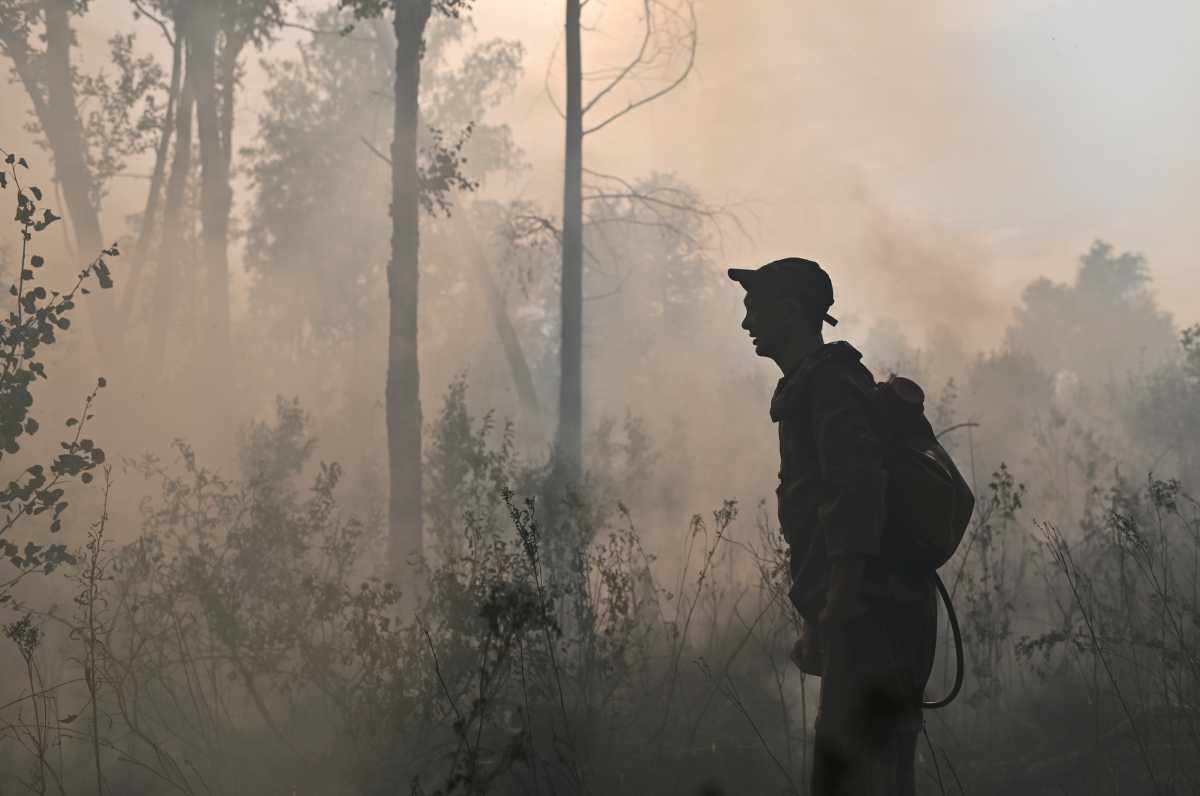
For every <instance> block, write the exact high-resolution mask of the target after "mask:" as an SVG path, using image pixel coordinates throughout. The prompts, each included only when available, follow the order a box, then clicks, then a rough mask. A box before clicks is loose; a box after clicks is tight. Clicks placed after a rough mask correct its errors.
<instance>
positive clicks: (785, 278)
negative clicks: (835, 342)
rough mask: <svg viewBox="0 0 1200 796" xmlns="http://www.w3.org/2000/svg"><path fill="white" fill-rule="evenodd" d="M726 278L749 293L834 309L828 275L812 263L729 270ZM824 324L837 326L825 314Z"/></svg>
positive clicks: (777, 263) (783, 262)
mask: <svg viewBox="0 0 1200 796" xmlns="http://www.w3.org/2000/svg"><path fill="white" fill-rule="evenodd" d="M728 273H729V278H730V279H732V280H733V281H735V282H737V283H739V284H740V285H741V286H742V287H744V288H745V289H746V291H747V292H750V293H772V294H775V295H782V296H788V297H790V298H794V299H798V300H800V301H803V302H806V303H808V304H810V305H814V306H817V307H818V309H821V310H828V309H829V308H830V307H831V306H833V283H832V282H830V281H829V274H827V273H825V271H824V269H822V268H821V266H820V265H818V264H817V263H815V262H813V261H812V260H805V259H803V258H801V257H785V258H784V259H782V260H775V261H773V262H769V263H767V264H766V265H764V266H760V267H759V268H730V269H729V271H728ZM825 322H826V323H828V324H829V325H830V326H837V319H836V318H834V317H833V316H832V315H830V314H829V313H825Z"/></svg>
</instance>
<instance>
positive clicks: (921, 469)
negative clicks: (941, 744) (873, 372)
mask: <svg viewBox="0 0 1200 796" xmlns="http://www.w3.org/2000/svg"><path fill="white" fill-rule="evenodd" d="M869 399H870V404H871V407H872V410H873V414H874V420H875V424H876V427H877V430H878V432H879V435H880V438H881V440H882V441H883V443H884V446H885V454H884V469H886V470H887V473H888V490H887V497H886V503H887V526H886V527H887V529H888V532H887V534H885V538H884V545H883V554H884V556H885V557H888V558H890V559H891V560H892V561H896V562H899V563H900V564H901V565H903V566H905V567H908V568H911V569H914V570H916V571H927V572H929V573H931V574H932V575H933V579H934V584H935V585H936V587H937V590H938V594H940V595H941V597H942V602H943V603H944V604H945V606H946V614H947V617H948V618H949V620H950V630H951V633H952V634H953V636H954V658H955V662H956V665H957V671H956V672H955V675H954V685H953V687H951V689H950V693H949V694H947V695H946V696H945V697H943V698H941V699H939V700H936V701H933V702H923V703H922V707H924V708H927V709H936V708H943V707H945V706H946V705H949V704H950V703H951V702H952V701H953V700H954V698H955V697H956V696H958V692H959V691H960V690H961V689H962V683H963V647H962V632H961V631H960V629H959V627H958V616H957V615H956V614H955V613H954V605H953V604H952V602H951V600H950V594H949V592H947V591H946V584H945V583H943V582H942V579H941V578H940V577H939V576H938V574H937V569H938V567H940V566H942V565H943V564H945V563H946V562H947V561H949V560H950V557H951V556H952V555H954V551H955V550H957V549H958V545H959V543H960V542H962V538H963V534H964V533H966V530H967V526H968V525H969V524H970V522H971V513H972V512H973V511H974V509H975V495H974V494H973V493H972V492H971V487H970V486H969V485H968V484H967V482H966V480H965V479H964V478H963V477H962V474H961V473H960V472H959V471H958V467H956V466H955V464H954V460H953V459H951V458H950V454H949V453H947V452H946V449H945V448H943V447H942V445H941V443H939V442H938V439H937V435H936V434H934V432H933V427H932V426H931V425H930V424H929V421H928V420H926V418H925V408H924V407H925V392H924V391H923V390H922V389H921V388H920V386H918V385H917V383H916V382H914V381H912V380H911V379H906V378H904V377H902V376H896V375H895V374H893V375H892V376H890V377H889V378H888V380H887V381H884V382H879V383H877V384H876V385H875V387H874V389H873V390H872V391H871V394H870V395H869Z"/></svg>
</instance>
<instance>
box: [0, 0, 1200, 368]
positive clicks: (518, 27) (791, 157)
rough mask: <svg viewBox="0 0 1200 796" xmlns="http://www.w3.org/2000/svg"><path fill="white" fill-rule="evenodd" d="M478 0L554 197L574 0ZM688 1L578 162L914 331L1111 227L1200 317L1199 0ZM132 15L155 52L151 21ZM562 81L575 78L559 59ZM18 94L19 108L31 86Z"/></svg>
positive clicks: (977, 329) (966, 311) (87, 23)
mask: <svg viewBox="0 0 1200 796" xmlns="http://www.w3.org/2000/svg"><path fill="white" fill-rule="evenodd" d="M305 5H306V6H307V7H311V8H314V9H315V8H318V7H320V6H321V5H322V4H320V3H315V2H308V3H306V4H305ZM476 5H477V7H476V10H475V13H474V18H475V22H476V26H477V28H478V38H491V37H494V36H500V37H505V38H516V39H519V40H520V41H521V42H522V43H523V45H524V46H525V48H526V53H527V54H526V58H525V67H526V71H525V76H524V79H523V81H522V83H521V85H520V87H519V89H518V93H517V95H516V97H515V98H514V99H513V100H511V101H509V102H506V103H504V104H503V105H502V106H501V107H500V108H499V109H498V110H497V112H496V113H495V116H494V118H496V119H498V120H501V121H507V122H509V123H510V124H511V125H512V127H513V129H514V134H515V137H516V141H517V143H518V145H520V146H521V147H523V148H524V149H525V151H526V152H527V154H528V161H529V163H530V164H531V168H530V170H529V171H528V172H527V173H526V175H525V176H524V178H523V179H522V180H521V181H520V182H519V183H516V184H511V185H508V186H505V187H504V190H506V191H509V192H514V193H520V194H523V195H526V196H528V197H530V198H535V199H538V200H540V201H541V202H542V203H543V204H544V205H545V206H546V207H548V208H555V207H556V206H557V205H558V204H559V202H560V201H561V200H560V198H559V197H560V195H561V187H560V180H561V177H560V174H561V158H562V128H561V124H560V122H559V120H558V117H557V115H556V114H555V112H554V110H553V109H552V107H551V106H550V104H549V102H548V101H547V99H546V97H545V93H544V90H543V82H544V78H545V74H546V72H545V70H546V65H547V63H548V62H549V60H550V59H551V58H552V57H554V56H555V55H556V54H557V55H558V57H559V58H560V59H561V49H560V48H559V44H560V39H561V29H562V8H561V3H558V2H552V1H551V0H540V1H539V0H521V1H520V2H514V1H513V0H506V2H503V3H495V2H486V0H481V2H479V3H477V4H476ZM593 6H596V7H595V9H594V10H593V8H589V13H593V14H594V16H593V19H594V20H595V21H596V23H597V27H598V31H599V32H598V33H595V34H590V35H587V36H585V41H584V46H585V52H584V64H585V69H586V68H588V67H589V66H591V67H595V66H603V65H611V64H614V63H618V62H620V59H621V57H622V56H623V55H625V54H627V53H628V52H629V47H630V46H631V43H632V42H634V41H635V40H636V39H635V36H636V30H637V29H636V19H635V18H633V17H631V16H629V14H628V13H627V12H626V11H625V9H624V8H623V4H622V3H618V2H616V1H615V0H609V2H607V3H605V4H604V5H602V6H600V5H598V3H594V4H593ZM109 7H111V10H108V8H109ZM127 8H128V6H127V4H124V3H115V2H112V0H102V2H98V3H96V4H94V10H93V12H92V13H91V14H89V15H88V16H87V17H85V18H84V19H83V20H82V21H78V22H77V23H76V24H77V26H78V27H80V28H81V32H80V35H81V39H82V40H83V42H84V43H85V44H86V43H88V42H97V43H99V42H102V41H103V40H104V39H105V38H107V36H108V35H109V34H110V33H111V32H112V31H115V30H118V29H127V28H128V26H129V25H130V23H131V20H130V19H129V18H128V15H127V12H126V9H127ZM698 16H699V25H700V47H699V53H698V58H697V64H696V69H695V72H694V73H693V75H692V76H691V78H690V79H689V80H688V81H687V82H686V83H685V84H684V85H683V86H682V87H681V89H680V90H678V91H677V92H676V93H674V94H672V95H670V96H668V97H666V98H665V99H663V100H661V101H659V102H657V103H654V104H652V105H650V106H647V107H645V108H642V109H640V110H638V111H637V112H635V113H634V114H633V115H631V116H629V117H626V118H625V119H623V120H622V121H621V122H619V123H617V124H614V125H612V126H611V127H609V128H607V129H605V130H604V131H602V132H600V133H597V134H596V135H593V136H590V137H589V138H588V139H587V141H586V143H585V147H586V148H585V157H586V158H587V159H588V165H589V166H590V167H592V168H595V169H597V170H600V171H607V172H615V173H620V174H623V175H639V174H647V173H650V172H651V171H655V170H657V171H669V172H675V173H677V174H678V175H679V176H680V177H681V178H683V179H685V180H687V181H688V182H689V183H691V184H692V185H694V186H695V187H696V188H697V189H698V190H699V192H700V194H701V195H702V196H704V197H706V198H707V199H709V200H710V201H713V202H724V203H728V204H739V205H741V206H743V207H744V208H746V209H749V210H752V211H753V214H754V218H752V219H750V221H749V225H748V226H749V232H750V233H751V236H752V239H747V238H745V237H742V236H739V235H736V234H732V235H729V236H727V237H726V239H725V252H724V255H725V259H727V260H728V261H729V262H732V263H739V264H751V263H758V262H765V261H766V260H767V259H770V258H774V257H777V256H783V255H787V254H800V255H804V256H808V257H812V258H814V259H817V260H819V261H821V262H822V263H823V264H825V265H826V266H827V267H828V269H829V270H830V271H831V273H832V275H833V278H834V285H835V291H836V295H837V298H838V302H837V305H836V311H838V312H840V314H841V315H842V316H846V317H848V318H850V319H851V320H853V319H854V318H866V319H874V318H877V317H879V316H882V315H891V316H894V317H896V318H898V319H899V320H901V321H902V322H905V324H906V325H907V326H908V328H909V330H910V332H911V333H910V339H913V340H914V342H920V341H921V340H922V339H923V337H922V334H921V333H922V332H924V333H928V332H929V331H931V328H932V327H931V325H930V324H929V323H927V322H926V321H931V322H937V321H947V322H950V323H951V324H952V326H953V327H954V328H955V332H956V334H958V335H960V336H961V337H962V339H963V340H964V342H966V343H968V344H969V345H971V346H974V347H984V348H987V347H992V346H993V345H995V344H996V343H997V341H998V340H999V339H1000V335H1001V332H1002V329H1003V327H1004V326H1005V324H1006V323H1008V322H1009V319H1010V308H1011V307H1012V306H1013V304H1014V303H1015V301H1016V300H1017V298H1018V295H1019V292H1020V290H1021V288H1022V287H1023V286H1024V285H1025V284H1027V283H1028V282H1029V281H1030V280H1031V279H1032V278H1034V277H1036V276H1038V275H1046V276H1048V277H1050V278H1053V279H1059V280H1065V279H1069V278H1070V276H1071V274H1072V273H1073V272H1074V269H1075V267H1076V262H1075V260H1076V257H1077V256H1078V254H1079V253H1080V252H1082V251H1083V250H1085V249H1086V247H1087V245H1088V243H1089V242H1090V241H1091V240H1092V239H1093V238H1094V237H1097V236H1102V237H1105V238H1106V239H1108V240H1111V241H1112V242H1113V243H1114V245H1115V246H1117V247H1118V248H1128V249H1133V250H1136V251H1141V252H1143V253H1145V254H1146V255H1147V257H1148V259H1149V262H1150V264H1151V267H1152V269H1153V273H1154V276H1155V280H1156V281H1155V284H1156V288H1157V291H1156V292H1157V294H1158V296H1159V300H1160V302H1161V304H1162V306H1163V307H1164V308H1165V309H1167V310H1169V311H1170V312H1172V313H1173V314H1174V315H1175V316H1176V317H1177V319H1178V320H1179V321H1181V322H1187V321H1188V319H1190V318H1195V317H1196V316H1197V315H1200V294H1198V293H1197V291H1195V290H1194V286H1195V280H1194V276H1193V274H1194V268H1195V263H1194V259H1195V258H1194V252H1195V251H1196V249H1197V246H1198V244H1200V232H1197V229H1198V226H1197V225H1196V224H1195V223H1194V219H1193V218H1192V216H1193V213H1194V211H1193V205H1192V202H1190V201H1188V197H1189V196H1190V192H1191V191H1193V190H1195V188H1196V187H1197V182H1198V181H1200V158H1197V157H1196V154H1195V141H1196V139H1197V134H1198V133H1200V107H1198V106H1197V104H1196V102H1195V97H1196V96H1197V95H1198V94H1200V51H1197V49H1196V48H1195V47H1194V46H1193V45H1194V43H1195V31H1196V30H1197V29H1198V28H1197V26H1198V24H1200V7H1197V6H1196V5H1195V4H1194V3H1189V2H1163V1H1159V2H1151V3H1144V4H1138V5H1137V6H1136V7H1134V6H1129V5H1127V4H1124V3H1117V2H1081V1H1078V0H1077V1H1075V2H1039V1H1036V0H1015V1H1014V2H1007V3H990V4H986V6H985V4H970V6H969V8H968V7H966V6H964V5H963V4H961V3H922V4H919V6H916V7H914V5H913V4H910V3H901V2H882V3H871V4H869V7H867V6H862V7H860V6H858V5H857V4H833V5H831V4H825V3H808V4H797V3H794V2H785V1H784V0H760V1H759V2H755V3H753V4H751V5H746V4H743V3H734V2H729V1H728V0H705V2H702V3H700V4H698ZM102 22H104V23H108V24H107V26H106V28H105V29H104V30H99V29H97V26H98V25H99V24H101V23H102ZM140 27H141V28H142V29H143V35H142V46H143V47H146V46H149V45H150V43H151V42H153V41H155V39H156V33H155V32H154V31H153V30H151V29H150V28H149V26H146V25H144V24H143V25H142V26H140ZM299 35H301V34H299V33H297V32H296V31H289V32H288V33H287V34H285V35H284V36H282V37H281V39H280V41H279V42H278V43H277V44H276V45H275V46H274V47H273V48H272V50H271V51H270V52H269V55H271V56H277V55H284V54H286V52H287V51H288V50H289V49H290V48H291V46H292V42H294V41H295V39H296V37H297V36H299ZM97 49H98V50H99V52H104V50H103V49H99V48H97ZM247 60H248V71H247V80H246V83H247V84H246V87H245V90H243V91H242V92H241V93H240V94H239V106H240V109H241V113H242V116H241V117H240V121H239V129H238V130H236V131H235V136H238V137H239V141H238V142H237V143H238V145H244V144H245V143H248V141H249V138H250V131H251V130H252V129H253V124H254V118H255V103H256V100H257V96H258V91H259V90H261V72H260V70H259V69H258V67H257V63H256V61H257V57H256V56H254V55H253V54H252V55H251V57H250V58H249V59H247ZM550 80H551V86H552V88H553V89H554V90H555V91H556V92H558V94H559V95H561V86H560V84H561V65H560V64H559V63H556V65H555V68H554V69H553V71H552V72H551V74H550ZM5 91H6V92H8V93H10V94H11V93H16V94H19V95H21V100H20V101H21V104H22V105H24V103H25V100H24V96H23V94H22V93H21V91H20V89H19V88H18V87H14V86H7V87H6V88H5ZM614 101H615V102H617V103H619V102H621V101H622V99H621V98H619V97H617V98H614ZM6 107H12V105H6ZM614 107H616V106H614ZM24 121H25V120H24V119H22V118H19V117H17V118H14V117H13V116H12V115H9V114H6V118H4V119H2V120H0V135H3V137H4V140H6V141H8V142H11V143H12V144H13V145H14V146H15V147H16V148H17V149H19V150H23V151H30V150H31V149H32V147H31V146H30V145H29V143H28V136H27V134H25V133H24V132H23V131H22V130H21V125H22V124H23V122H24ZM118 182H119V181H118ZM497 187H499V186H497ZM141 193H142V186H141V185H137V186H136V189H135V190H134V191H133V192H132V194H131V195H132V196H133V197H136V199H135V200H136V201H140V195H141ZM113 194H114V199H116V198H117V197H119V195H120V185H119V184H118V185H117V186H114V189H113ZM117 204H118V203H117V202H116V201H111V200H110V201H109V203H108V205H107V207H106V211H107V215H108V216H109V217H110V218H113V216H114V211H115V210H116V209H117ZM113 221H114V222H115V218H114V219H113ZM116 226H117V225H116V224H115V223H113V222H110V223H109V225H108V227H109V229H111V230H112V231H111V232H109V233H108V234H110V235H111V234H112V232H115V231H116V230H115V229H114V227H116ZM235 256H236V255H235ZM730 298H731V302H733V303H734V304H736V301H737V297H736V294H734V293H731V296H730ZM910 322H915V323H916V324H917V325H916V326H912V325H911V323H910ZM843 328H845V329H847V331H848V332H851V333H852V332H853V331H854V327H853V326H851V327H843ZM747 354H749V351H748V350H747Z"/></svg>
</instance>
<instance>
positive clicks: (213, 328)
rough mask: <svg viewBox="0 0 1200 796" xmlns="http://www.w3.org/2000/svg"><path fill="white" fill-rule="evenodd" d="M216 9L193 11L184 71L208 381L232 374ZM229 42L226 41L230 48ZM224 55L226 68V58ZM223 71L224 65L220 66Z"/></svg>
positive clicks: (227, 193) (228, 191)
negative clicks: (196, 170) (192, 104)
mask: <svg viewBox="0 0 1200 796" xmlns="http://www.w3.org/2000/svg"><path fill="white" fill-rule="evenodd" d="M219 12H220V9H219V7H218V5H217V4H216V3H212V2H207V3H198V4H196V7H195V10H194V12H193V15H192V22H193V24H192V26H191V32H190V35H189V41H188V72H189V74H190V76H191V78H192V80H193V83H192V86H193V90H194V91H195V95H196V122H197V129H198V132H199V135H200V218H201V221H202V224H203V232H202V246H201V250H202V252H203V255H204V266H205V297H206V299H207V304H208V307H207V309H208V313H207V314H208V324H207V327H208V328H207V331H206V337H207V339H208V346H209V348H208V354H209V357H210V358H211V359H210V362H211V363H212V364H213V365H214V369H213V371H212V376H213V378H212V381H215V382H218V383H227V380H228V377H229V376H230V375H231V373H230V371H231V364H232V363H231V356H232V345H231V341H230V338H229V251H228V237H229V211H230V207H231V205H232V203H233V189H232V187H231V186H230V184H229V164H230V158H229V154H228V153H227V149H228V145H229V142H228V141H225V140H223V139H224V129H223V123H222V119H221V109H220V107H219V104H218V99H219V98H218V92H217V58H216V56H217V32H218V28H219V24H220V14H219ZM228 45H229V42H226V47H228ZM227 57H229V56H228V53H225V54H224V56H223V59H222V62H223V63H222V66H223V67H224V58H227ZM222 71H224V68H223V69H222Z"/></svg>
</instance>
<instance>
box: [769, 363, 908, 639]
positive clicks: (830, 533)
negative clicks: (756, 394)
mask: <svg viewBox="0 0 1200 796" xmlns="http://www.w3.org/2000/svg"><path fill="white" fill-rule="evenodd" d="M861 359H862V354H860V353H859V352H858V351H857V350H856V349H855V348H854V347H853V346H852V345H850V344H849V343H846V342H835V343H826V344H825V345H823V346H822V347H821V348H819V349H817V350H816V351H814V352H813V353H812V354H810V355H809V356H807V357H806V358H805V359H804V360H803V361H801V362H800V364H799V365H798V366H797V367H796V368H795V369H793V370H792V371H791V372H790V373H788V374H787V375H785V376H784V377H783V378H782V379H780V380H779V385H778V386H777V387H776V388H775V395H774V396H773V397H772V399H771V419H772V420H774V421H776V422H777V423H778V424H779V458H780V468H779V488H778V490H777V492H776V494H777V495H778V498H779V525H780V528H781V529H782V531H783V535H784V538H785V539H786V540H787V542H788V546H789V548H790V551H791V574H792V589H791V598H792V602H793V603H794V604H795V606H796V608H797V609H799V611H800V612H801V614H803V615H804V616H805V618H806V619H810V620H812V619H815V618H816V615H817V613H819V611H820V609H821V606H822V604H823V602H824V598H825V592H826V590H827V588H828V584H829V571H830V561H831V560H832V559H834V558H837V557H838V556H865V557H867V559H868V562H867V566H866V570H865V574H864V580H863V593H864V595H865V596H866V597H868V598H871V597H878V596H882V595H888V594H891V593H892V591H893V590H894V588H895V587H896V584H895V583H894V580H895V575H896V573H894V572H892V571H891V569H890V568H889V567H888V565H887V562H885V561H883V560H881V559H880V558H879V553H880V542H881V539H882V536H883V533H884V525H885V510H884V496H885V491H886V489H887V472H886V470H885V469H884V460H883V456H884V450H883V446H882V443H881V442H880V439H879V436H878V434H877V433H876V431H875V428H874V426H873V424H872V419H871V415H870V408H869V404H868V400H869V397H868V396H869V395H870V391H871V389H872V388H873V387H874V385H875V379H874V377H873V376H872V375H871V372H870V371H869V370H867V368H866V366H864V365H863V364H862V362H861V361H860V360H861Z"/></svg>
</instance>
